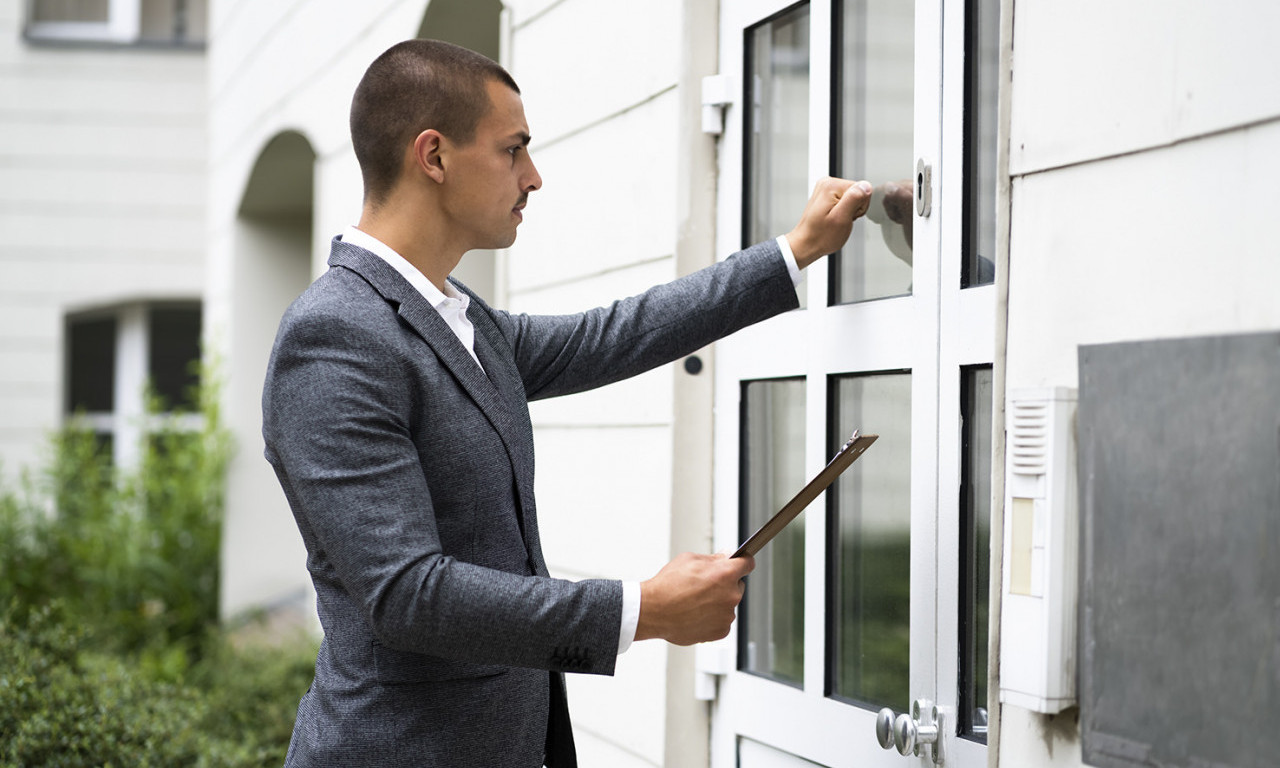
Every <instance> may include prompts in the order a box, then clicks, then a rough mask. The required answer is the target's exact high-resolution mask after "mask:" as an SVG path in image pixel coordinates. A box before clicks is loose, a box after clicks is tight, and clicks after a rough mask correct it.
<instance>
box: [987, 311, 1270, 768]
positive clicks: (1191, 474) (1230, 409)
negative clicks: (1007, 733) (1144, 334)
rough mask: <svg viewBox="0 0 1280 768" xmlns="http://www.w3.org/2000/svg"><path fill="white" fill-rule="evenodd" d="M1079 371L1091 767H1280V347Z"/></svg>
mask: <svg viewBox="0 0 1280 768" xmlns="http://www.w3.org/2000/svg"><path fill="white" fill-rule="evenodd" d="M1079 361H1080V393H1079V425H1078V426H1079V438H1080V502H1081V597H1080V628H1081V632H1080V643H1081V647H1080V657H1079V658H1080V705H1081V733H1082V739H1083V754H1084V760H1085V762H1086V763H1088V764H1089V765H1096V766H1104V767H1105V768H1130V767H1131V766H1156V765H1159V766H1162V767H1163V768H1175V767H1176V768H1209V767H1210V766H1212V767H1214V768H1218V767H1222V768H1225V767H1226V766H1236V767H1239V768H1262V766H1274V765H1278V764H1280V747H1278V746H1277V744H1276V730H1277V723H1278V722H1280V546H1278V544H1280V333H1267V334H1253V335H1243V336H1227V337H1213V338H1196V339H1180V340H1167V341H1150V342H1134V343H1124V344H1109V345H1100V346H1086V347H1081V348H1080V357H1079ZM1012 640H1013V639H1012V638H1005V642H1011V641H1012Z"/></svg>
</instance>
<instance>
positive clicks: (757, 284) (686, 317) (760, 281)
mask: <svg viewBox="0 0 1280 768" xmlns="http://www.w3.org/2000/svg"><path fill="white" fill-rule="evenodd" d="M797 306H799V301H798V299H797V298H796V289H795V285H794V284H793V283H792V282H791V276H790V274H789V273H788V271H787V267H786V263H785V262H784V261H783V258H782V253H781V251H780V250H779V249H778V245H777V242H776V241H773V240H769V241H766V242H763V243H760V244H758V245H755V246H752V247H751V248H748V249H746V250H744V251H740V252H738V253H736V254H734V255H732V256H730V257H729V258H728V259H726V260H724V261H722V262H719V263H717V264H714V265H712V266H710V267H707V268H706V269H703V270H700V271H698V272H695V273H693V274H691V275H688V276H686V277H683V278H680V279H678V280H675V281H673V282H670V283H667V284H665V285H659V286H656V287H654V288H651V289H649V290H648V291H645V292H644V293H642V294H640V295H638V296H633V297H631V298H628V299H624V300H622V301H617V302H614V303H613V304H611V305H609V306H607V307H600V308H598V309H593V310H591V311H588V312H584V313H580V314H575V315H558V316H548V315H540V316H530V315H508V314H504V313H500V312H495V313H493V314H494V319H495V321H496V322H497V323H498V325H499V327H500V328H501V330H502V332H503V334H504V335H505V336H507V338H508V340H509V343H510V344H511V347H512V350H513V352H514V354H515V358H516V365H517V367H518V368H519V369H520V374H521V376H522V377H523V379H524V383H525V392H526V394H527V396H528V398H529V399H530V400H535V399H538V398H544V397H554V396H558V395H567V394H572V393H575V392H581V391H584V390H587V389H592V388H594V387H599V386H603V385H605V384H611V383H613V382H616V381H621V380H622V379H625V378H629V377H631V376H635V375H636V374H639V373H643V372H644V371H647V370H649V369H651V368H656V367H657V366H659V365H663V364H665V363H669V362H671V361H673V360H677V359H679V358H680V357H682V356H684V355H687V354H690V353H692V352H694V351H696V350H698V349H700V348H702V347H704V346H706V345H708V344H710V343H711V342H713V341H716V340H717V339H720V338H723V337H725V336H728V335H729V334H731V333H733V332H735V331H737V330H740V329H742V328H745V327H747V326H749V325H751V324H753V323H756V322H759V321H761V320H764V319H766V318H769V317H773V316H774V315H777V314H780V313H782V312H785V311H787V310H790V309H795V308H796V307H797Z"/></svg>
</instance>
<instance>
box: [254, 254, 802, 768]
mask: <svg viewBox="0 0 1280 768" xmlns="http://www.w3.org/2000/svg"><path fill="white" fill-rule="evenodd" d="M329 265H330V267H331V268H330V269H329V270H328V272H326V273H325V274H324V275H323V276H321V277H320V278H319V279H318V280H316V282H315V283H313V284H312V285H311V287H310V288H308V289H307V291H306V292H305V293H303V294H302V296H300V297H299V298H298V299H297V301H295V302H294V303H293V305H292V306H291V307H290V308H289V310H288V311H287V312H286V313H285V315H284V318H283V319H282V320H281V322H280V330H279V333H278V335H277V337H276V342H275V348H274V350H273V351H272V355H271V361H270V364H269V366H268V369H267V376H266V385H265V390H264V392H263V399H262V408H263V428H262V429H263V436H264V437H265V439H266V446H267V448H266V457H267V460H268V461H270V462H271V465H272V467H274V469H275V471H276V475H277V477H278V478H279V480H280V484H281V485H282V486H283V488H284V492H285V495H286V496H287V497H288V500H289V505H290V507H291V508H292V510H293V514H294V517H295V519H296V520H297V524H298V529H299V531H300V532H301V533H302V538H303V541H304V542H305V544H306V548H307V553H308V556H307V568H308V570H309V571H310V573H311V578H312V581H313V582H314V584H315V589H316V607H317V610H318V612H319V617H320V622H321V625H322V626H323V629H324V641H323V643H322V645H321V647H320V652H319V655H318V657H317V659H316V673H315V681H314V682H313V683H312V685H311V688H310V689H309V690H308V691H307V693H306V695H305V696H304V697H303V698H302V701H301V703H300V704H299V707H298V716H297V721H296V723H295V726H294V732H293V740H292V743H291V744H290V747H289V757H288V760H287V762H286V765H288V766H338V765H340V766H381V767H383V768H395V767H397V766H448V767H449V768H466V767H467V766H476V767H477V768H480V767H483V768H494V767H495V766H513V767H519V768H535V767H536V766H541V765H543V764H544V762H545V764H546V765H547V766H551V768H562V767H565V766H570V767H571V766H574V765H576V758H575V756H574V747H573V736H572V732H571V730H570V726H569V718H568V709H567V705H566V701H565V695H564V679H563V673H564V672H585V673H594V674H612V672H613V668H614V662H615V657H616V655H617V643H618V626H619V622H620V621H621V618H620V616H621V606H622V586H621V583H620V582H617V581H607V580H586V581H580V582H569V581H564V580H559V579H552V578H549V577H548V575H547V567H546V563H545V562H544V561H543V557H542V548H541V545H540V542H539V538H538V518H537V507H536V505H535V504H534V496H533V487H534V483H533V476H534V457H533V430H532V427H531V425H530V421H529V410H528V401H529V400H531V399H535V398H541V397H552V396H556V395H564V394H569V393H573V392H579V391H582V390H586V389H590V388H592V387H598V386H601V385H604V384H608V383H611V382H614V381H618V380H620V379H623V378H626V377H628V376H633V375H635V374H637V373H641V372H643V371H646V370H648V369H651V368H654V367H655V366H658V365H661V364H663V363H667V362H669V361H672V360H675V359H677V358H679V357H681V356H682V355H686V354H688V353H690V352H692V351H694V350H696V349H698V348H700V347H702V346H704V345H706V344H708V343H710V342H712V341H714V340H716V339H718V338H720V337H722V336H725V335H727V334H729V333H732V332H733V331H735V330H737V329H739V328H742V327H744V326H746V325H749V324H750V323H753V322H756V321H758V320H761V319H764V318H766V317H770V316H772V315H775V314H778V313H779V312H782V311H785V310H787V309H791V308H793V307H795V306H796V295H795V290H794V288H793V287H792V284H791V281H790V279H789V277H788V275H787V271H786V267H785V265H784V262H783V260H782V258H781V255H780V254H779V253H778V249H777V245H776V244H775V243H773V242H768V243H764V244H762V245H758V246H755V247H753V248H751V249H748V250H746V251H743V252H741V253H739V254H735V255H734V256H733V257H731V258H730V259H728V260H727V261H725V262H721V263H720V264H717V265H715V266H713V267H710V268H708V269H706V270H703V271H701V272H698V273H695V274H693V275H690V276H688V277H685V278H682V279H680V280H676V281H675V282H672V283H669V284H667V285H663V286H658V287H656V288H653V289H650V290H649V291H647V292H645V293H643V294H641V295H639V296H635V297H632V298H629V299H626V300H624V301H620V302H616V303H614V304H613V305H611V306H609V307H604V308H600V309H596V310H592V311H590V312H586V313H582V314H576V315H565V316H547V317H530V316H526V315H513V314H509V313H506V312H501V311H498V310H495V309H492V308H490V307H488V306H487V305H485V303H484V302H483V301H481V300H479V298H478V297H474V295H473V301H472V304H471V307H470V310H469V313H468V317H469V318H470V320H471V322H472V323H473V324H474V325H475V328H476V338H475V352H476V354H477V356H478V357H479V359H480V361H481V363H482V364H483V366H484V370H483V371H482V370H481V369H480V367H479V366H477V365H476V364H475V361H474V360H473V359H472V358H471V357H470V355H468V354H467V351H466V349H465V348H464V347H463V346H462V344H461V342H459V341H458V339H457V337H456V336H455V335H454V334H453V333H452V332H451V331H450V330H449V328H448V327H447V326H446V325H445V322H444V320H443V319H441V317H440V315H439V314H438V313H437V312H436V311H435V309H433V308H432V307H431V305H430V304H429V303H428V302H427V301H426V300H425V299H424V298H423V297H422V296H421V294H419V293H418V292H417V291H416V290H415V289H414V288H413V287H412V286H411V285H410V284H409V283H408V282H407V281H406V280H404V278H403V277H401V276H400V275H399V274H398V273H397V272H396V271H395V270H394V269H392V268H391V267H390V266H388V265H387V264H386V262H384V261H382V260H381V259H379V258H378V257H377V256H375V255H373V254H371V253H369V252H367V251H365V250H363V249H361V248H358V247H356V246H353V245H349V244H347V243H345V242H343V241H342V240H341V239H335V240H334V242H333V247H332V254H331V256H330V259H329ZM458 287H459V288H460V289H462V290H465V288H464V287H463V286H460V285H459V286H458Z"/></svg>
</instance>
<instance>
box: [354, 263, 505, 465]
mask: <svg viewBox="0 0 1280 768" xmlns="http://www.w3.org/2000/svg"><path fill="white" fill-rule="evenodd" d="M329 265H330V266H333V267H345V268H346V269H350V270H351V271H353V272H355V273H356V274H358V275H360V276H361V277H362V278H364V280H365V281H366V282H368V283H369V285H371V286H373V288H374V289H375V290H377V291H378V293H380V294H382V296H383V298H385V299H386V300H387V301H388V302H390V303H391V304H394V305H395V306H396V311H397V313H398V314H399V315H400V317H402V318H404V320H405V322H406V323H408V324H409V326H410V327H411V328H413V330H414V331H415V332H416V333H417V334H418V336H420V337H421V338H422V340H423V341H425V342H426V343H427V345H428V346H430V347H431V350H432V351H433V352H435V354H436V357H437V358H439V360H440V362H441V363H442V364H443V365H444V367H445V368H447V369H448V370H449V373H450V374H452V375H453V377H454V379H455V380H457V382H458V384H459V386H461V387H462V389H463V391H465V392H466V393H467V395H468V396H470V397H471V399H472V400H474V401H475V403H476V405H478V406H479V407H480V410H481V411H483V412H484V414H485V417H486V418H488V419H489V422H490V423H491V424H493V428H494V429H495V430H497V432H498V435H499V436H500V437H501V438H502V442H503V445H505V446H506V448H507V453H508V454H509V455H510V457H511V460H512V462H513V463H514V464H515V465H516V467H517V474H519V471H518V469H519V466H520V464H519V462H521V461H522V460H523V457H521V456H520V455H519V453H520V452H519V450H518V448H517V446H516V445H514V444H513V443H514V441H515V438H516V432H515V430H514V425H513V424H512V423H511V419H510V418H509V416H508V415H507V413H506V412H505V411H506V408H505V405H504V404H503V403H502V399H501V398H500V396H499V394H498V390H497V389H496V388H495V387H494V385H493V382H491V381H490V380H489V378H488V377H487V376H485V373H484V371H482V370H480V366H478V365H476V361H475V360H473V359H471V355H470V354H468V353H467V349H466V347H464V346H462V342H461V341H459V340H458V337H457V336H456V335H454V333H453V331H452V330H451V329H450V328H449V326H448V324H446V323H445V321H444V318H442V317H440V313H439V312H437V311H436V309H435V307H433V306H431V304H430V303H429V302H428V301H427V300H426V299H425V298H423V296H422V294H420V293H418V291H417V289H415V288H414V287H413V286H412V285H410V284H409V282H408V281H407V280H405V279H404V278H403V277H401V276H400V274H399V273H397V272H396V271H395V269H393V268H392V267H391V265H389V264H387V263H386V262H385V261H383V260H382V259H380V258H378V257H377V256H375V255H374V254H372V253H369V252H368V251H366V250H364V249H363V248H359V247H357V246H354V245H349V244H347V243H344V242H342V241H341V240H339V239H336V238H335V239H334V243H333V251H332V254H331V255H330V256H329Z"/></svg>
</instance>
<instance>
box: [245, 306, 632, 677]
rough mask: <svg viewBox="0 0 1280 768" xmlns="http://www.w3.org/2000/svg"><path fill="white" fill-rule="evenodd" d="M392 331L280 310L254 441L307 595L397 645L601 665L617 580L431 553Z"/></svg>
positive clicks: (436, 540) (551, 663)
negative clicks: (297, 554)
mask: <svg viewBox="0 0 1280 768" xmlns="http://www.w3.org/2000/svg"><path fill="white" fill-rule="evenodd" d="M391 322H393V323H394V319H392V320H391ZM393 336H394V334H393V333H392V334H388V333H387V332H386V329H385V328H383V329H379V327H378V325H377V323H374V322H368V321H367V319H366V318H362V317H360V316H359V315H358V314H356V313H354V312H350V313H344V312H341V311H327V312H317V311H309V312H298V313H294V312H292V311H291V313H290V314H287V315H286V317H285V319H284V321H283V322H282V324H281V330H280V334H279V337H278V339H277V342H276V349H275V351H274V353H273V356H272V361H271V363H270V365H269V369H268V374H267V382H266V388H265V390H264V395H263V435H264V438H265V441H266V445H267V451H266V453H267V458H268V460H269V461H270V462H271V464H272V465H273V467H274V468H275V470H276V474H277V476H278V477H279V479H280V482H281V485H282V486H283V488H284V490H285V494H286V496H288V498H289V503H290V506H291V507H292V509H293V510H294V514H295V517H296V518H297V521H298V526H299V529H300V531H301V532H302V535H303V538H304V540H305V541H306V544H307V549H308V553H309V556H308V568H309V569H310V570H311V572H312V574H313V577H314V578H315V579H316V581H317V590H318V591H320V590H323V589H332V590H341V592H342V593H345V595H346V597H344V598H342V599H341V600H340V601H339V602H342V603H344V604H345V603H347V602H348V598H349V602H350V604H352V605H353V606H354V608H355V609H356V610H358V611H359V613H360V614H361V615H362V616H363V619H364V621H365V623H366V624H367V626H368V627H369V628H370V629H371V631H372V633H373V634H374V636H376V638H377V639H378V640H379V641H380V642H382V643H383V644H385V645H387V646H388V647H391V648H395V649H397V650H403V651H413V652H417V653H425V654H429V655H432V656H437V657H444V658H448V659H455V660H461V661H464V662H474V663H480V664H503V665H512V666H523V667H534V668H543V669H556V670H565V669H572V670H573V671H580V672H592V673H602V674H609V673H612V671H613V666H614V661H615V657H616V651H617V632H618V625H619V621H620V615H621V602H622V595H621V584H620V583H619V582H616V581H606V580H586V581H580V582H569V581H564V580H558V579H552V578H542V577H535V576H523V575H519V574H514V573H508V572H504V571H501V570H496V569H492V568H486V567H482V566H478V565H475V564H472V563H467V562H463V561H460V560H457V559H455V558H454V557H451V556H448V555H446V554H445V553H444V552H443V549H442V546H441V539H440V534H439V531H438V530H437V522H436V513H435V509H434V507H433V502H432V498H431V493H430V491H429V489H428V485H427V481H426V478H425V476H424V474H423V468H422V464H421V463H420V460H419V453H418V451H419V448H418V446H416V445H415V443H414V441H413V439H412V437H411V425H410V424H409V423H408V421H407V418H408V417H407V416H406V414H410V413H412V411H413V405H414V404H413V402H412V399H413V397H415V395H414V388H413V387H412V386H411V384H410V382H409V380H408V379H409V377H410V375H411V370H410V367H409V366H408V365H407V363H406V362H405V361H404V360H403V352H402V351H401V350H399V349H397V348H396V345H395V343H394V341H392V340H389V337H393Z"/></svg>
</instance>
